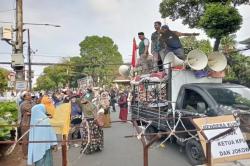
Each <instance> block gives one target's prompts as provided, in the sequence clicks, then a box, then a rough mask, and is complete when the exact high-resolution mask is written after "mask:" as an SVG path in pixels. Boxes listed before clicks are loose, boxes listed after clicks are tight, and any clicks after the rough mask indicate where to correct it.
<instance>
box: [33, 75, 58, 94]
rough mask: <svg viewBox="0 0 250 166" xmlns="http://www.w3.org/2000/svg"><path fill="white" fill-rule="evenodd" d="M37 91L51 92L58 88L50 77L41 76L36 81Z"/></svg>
mask: <svg viewBox="0 0 250 166" xmlns="http://www.w3.org/2000/svg"><path fill="white" fill-rule="evenodd" d="M36 85H37V87H36V90H46V91H47V90H50V89H53V88H56V84H55V82H53V81H52V80H51V79H50V77H49V76H48V75H43V76H40V77H39V78H38V79H37V80H36Z"/></svg>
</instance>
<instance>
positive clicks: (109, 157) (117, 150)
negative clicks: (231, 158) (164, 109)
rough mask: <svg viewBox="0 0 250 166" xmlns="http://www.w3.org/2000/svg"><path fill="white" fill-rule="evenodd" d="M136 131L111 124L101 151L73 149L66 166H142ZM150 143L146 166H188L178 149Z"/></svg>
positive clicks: (57, 157) (245, 165) (57, 158)
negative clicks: (135, 136) (128, 136)
mask: <svg viewBox="0 0 250 166" xmlns="http://www.w3.org/2000/svg"><path fill="white" fill-rule="evenodd" d="M118 115H119V114H118V112H115V113H114V112H112V114H111V118H112V120H118ZM134 133H135V129H134V128H133V126H132V124H130V123H113V124H112V127H111V128H105V129H104V150H103V151H102V152H98V153H94V154H91V155H81V154H80V148H75V147H72V148H70V149H69V150H68V151H67V152H68V166H143V148H142V144H141V142H140V140H138V139H137V138H124V136H126V135H132V134H134ZM157 145H159V143H158V144H157V143H155V144H153V146H152V147H151V148H150V149H149V166H190V164H189V162H188V159H187V157H186V155H185V152H181V150H180V147H179V146H177V145H175V144H171V143H167V144H166V147H164V148H162V147H158V146H157ZM54 165H55V166H61V165H62V164H61V150H59V151H58V152H57V153H54ZM218 166H250V162H249V161H246V160H245V161H240V162H237V163H226V164H220V165H218Z"/></svg>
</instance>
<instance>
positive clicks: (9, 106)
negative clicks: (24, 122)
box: [0, 102, 18, 140]
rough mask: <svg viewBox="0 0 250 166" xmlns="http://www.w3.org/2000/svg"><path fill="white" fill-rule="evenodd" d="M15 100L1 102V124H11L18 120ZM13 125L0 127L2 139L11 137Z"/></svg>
mask: <svg viewBox="0 0 250 166" xmlns="http://www.w3.org/2000/svg"><path fill="white" fill-rule="evenodd" d="M17 114H18V113H17V105H16V103H15V102H0V125H10V124H13V123H15V122H16V121H17ZM11 129H12V128H11V127H0V140H7V139H10V130H11Z"/></svg>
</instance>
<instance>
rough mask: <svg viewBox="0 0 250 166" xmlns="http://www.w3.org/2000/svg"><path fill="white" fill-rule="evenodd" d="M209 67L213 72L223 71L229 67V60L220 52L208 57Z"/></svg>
mask: <svg viewBox="0 0 250 166" xmlns="http://www.w3.org/2000/svg"><path fill="white" fill-rule="evenodd" d="M208 67H209V68H210V69H211V70H213V71H217V72H218V71H223V70H224V69H225V68H226V67H227V58H226V57H225V56H224V55H223V54H222V53H220V52H213V53H211V54H209V56H208Z"/></svg>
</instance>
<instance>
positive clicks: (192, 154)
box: [185, 139, 205, 166]
mask: <svg viewBox="0 0 250 166" xmlns="http://www.w3.org/2000/svg"><path fill="white" fill-rule="evenodd" d="M185 151H186V155H187V157H188V159H189V161H190V163H191V165H193V166H195V165H202V164H204V163H205V155H204V152H203V149H202V146H201V144H200V142H198V141H197V140H195V139H190V140H188V141H187V143H186V147H185Z"/></svg>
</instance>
